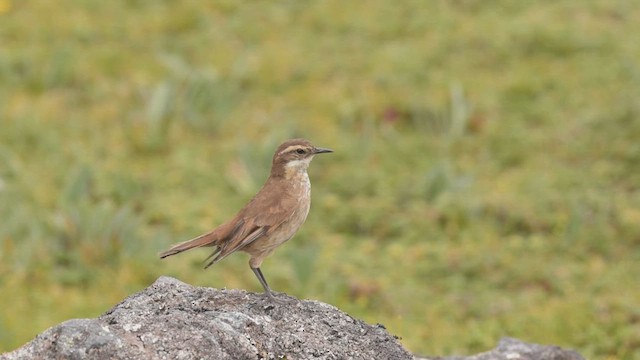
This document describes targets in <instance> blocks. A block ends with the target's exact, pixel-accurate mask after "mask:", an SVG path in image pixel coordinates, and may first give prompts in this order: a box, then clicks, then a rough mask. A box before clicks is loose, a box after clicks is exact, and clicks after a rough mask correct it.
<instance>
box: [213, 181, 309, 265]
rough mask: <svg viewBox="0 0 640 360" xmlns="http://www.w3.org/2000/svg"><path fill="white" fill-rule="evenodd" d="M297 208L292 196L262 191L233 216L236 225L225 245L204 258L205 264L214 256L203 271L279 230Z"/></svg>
mask: <svg viewBox="0 0 640 360" xmlns="http://www.w3.org/2000/svg"><path fill="white" fill-rule="evenodd" d="M255 204H260V206H255ZM297 206H298V200H297V199H295V197H292V196H289V194H282V193H281V192H278V191H271V189H269V188H263V189H262V190H261V191H259V192H258V194H256V196H255V197H254V198H253V199H252V200H251V201H250V202H249V203H248V204H247V205H246V206H245V207H244V208H243V209H242V210H240V212H239V213H238V215H236V219H234V220H236V221H237V222H236V226H235V227H234V230H233V231H231V232H230V233H229V236H228V237H227V238H226V239H225V241H224V243H222V244H220V245H219V248H218V249H217V250H216V251H215V252H213V253H212V254H211V255H209V257H207V259H205V261H207V260H208V259H210V258H211V257H213V256H215V257H214V258H213V259H211V260H210V261H209V262H208V263H207V265H206V266H205V268H208V267H209V266H211V265H213V264H215V263H216V262H218V261H220V260H222V259H224V258H225V257H227V256H228V255H230V254H232V253H233V252H235V251H237V250H241V249H242V248H244V247H245V246H248V245H250V244H251V243H253V242H254V241H256V240H258V239H260V238H263V237H264V236H266V235H269V234H270V233H272V232H273V231H275V230H276V229H278V228H279V227H280V225H282V224H283V223H284V222H286V221H287V220H289V219H290V218H291V216H292V215H293V213H294V212H295V210H296V208H297Z"/></svg>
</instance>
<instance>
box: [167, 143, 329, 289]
mask: <svg viewBox="0 0 640 360" xmlns="http://www.w3.org/2000/svg"><path fill="white" fill-rule="evenodd" d="M328 152H332V150H329V149H323V148H317V147H315V146H313V145H312V144H311V143H310V142H309V141H308V140H304V139H292V140H287V141H285V142H284V143H282V144H281V145H280V146H278V148H277V149H276V152H275V154H274V155H273V161H272V164H271V174H270V175H269V178H268V179H267V181H266V182H265V184H264V185H263V186H262V188H261V189H260V191H258V193H257V194H256V195H255V196H254V197H253V199H251V201H249V203H248V204H247V205H245V206H244V207H243V208H242V209H241V210H240V211H239V212H238V214H237V215H236V216H235V217H234V218H233V219H231V220H230V221H228V222H226V223H224V224H222V225H220V226H218V227H217V228H215V229H213V230H212V231H210V232H208V233H206V234H203V235H200V236H198V237H196V238H194V239H192V240H189V241H185V242H183V243H180V244H177V245H174V246H173V247H171V248H170V249H169V250H167V251H165V252H163V253H161V254H160V257H161V258H165V257H167V256H171V255H175V254H178V253H181V252H183V251H186V250H189V249H193V248H197V247H203V246H214V247H215V250H214V251H213V253H211V255H209V257H207V259H205V261H208V262H207V264H206V266H205V269H206V268H208V267H209V266H211V265H213V264H215V263H216V262H218V261H220V260H222V259H224V258H225V257H227V256H228V255H230V254H232V253H234V252H236V251H244V252H246V253H248V254H249V255H251V258H250V259H249V266H250V267H251V270H253V272H254V274H255V275H256V277H257V278H258V280H259V281H260V283H261V284H262V286H263V287H264V290H265V293H266V294H267V296H269V298H271V299H273V295H272V294H271V289H270V288H269V285H267V282H266V280H265V278H264V275H263V274H262V271H261V270H260V265H261V264H262V261H263V260H264V259H265V258H266V257H267V256H269V255H270V254H271V253H272V252H273V250H275V248H276V247H278V246H279V245H281V244H282V243H284V242H285V241H287V240H289V239H290V238H291V237H293V235H294V234H295V233H296V231H297V230H298V228H300V226H301V225H302V224H303V223H304V221H305V219H306V218H307V214H308V213H309V206H310V204H311V183H310V182H309V176H308V175H307V168H308V167H309V163H310V162H311V160H312V159H313V157H314V156H315V155H317V154H321V153H328Z"/></svg>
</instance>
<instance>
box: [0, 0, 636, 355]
mask: <svg viewBox="0 0 640 360" xmlns="http://www.w3.org/2000/svg"><path fill="white" fill-rule="evenodd" d="M639 33H640V3H638V2H636V1H623V0H620V1H611V0H583V1H578V0H575V1H569V0H567V1H540V2H527V1H517V0H502V1H480V0H456V1H453V0H452V1H399V2H390V1H382V0H380V1H376V0H373V1H368V2H343V1H277V2H259V3H252V4H243V3H242V2H236V1H209V2H204V1H202V2H198V1H182V2H178V1H156V0H137V1H98V0H59V1H45V0H40V1H37V0H22V1H17V0H0V304H1V306H0V350H2V351H8V350H11V349H14V348H16V347H18V346H20V345H22V344H23V343H25V342H27V341H28V340H30V339H31V338H33V337H34V336H35V335H36V334H38V333H39V332H41V331H43V330H45V329H46V328H47V327H50V326H52V325H54V324H57V323H59V322H61V321H63V320H66V319H70V318H83V317H96V316H98V315H100V314H101V313H102V312H104V311H106V310H108V309H109V308H110V307H112V306H113V305H115V304H116V303H117V302H118V301H120V300H121V299H122V298H124V297H126V296H128V295H131V294H132V293H134V292H136V291H138V290H141V289H143V288H144V287H146V286H148V285H149V284H151V283H152V282H153V281H154V280H155V279H157V278H158V277H159V276H161V275H170V276H174V277H177V278H178V279H180V280H182V281H185V282H188V283H190V284H193V285H197V286H210V287H218V288H222V287H227V288H242V289H248V290H250V291H257V292H260V291H262V288H261V287H260V284H259V283H258V281H257V280H256V279H255V277H254V275H253V273H252V272H251V271H250V270H249V268H248V266H247V260H248V258H247V257H246V256H245V255H240V254H239V255H235V256H232V257H229V258H227V259H225V260H224V261H223V262H221V263H219V264H216V265H215V267H213V268H211V269H209V270H208V271H203V270H202V266H201V265H202V260H203V259H204V258H205V257H206V255H208V252H207V251H205V250H202V251H192V252H189V253H185V254H183V255H181V256H179V257H173V258H169V259H166V260H163V261H160V260H159V259H158V257H157V253H158V252H159V251H161V250H164V249H166V248H167V247H168V246H169V245H170V244H172V243H175V242H178V241H183V240H186V239H190V238H192V237H194V236H195V235H199V234H200V233H202V232H205V231H208V230H210V229H212V228H213V227H214V226H216V225H218V224H220V223H221V222H223V221H225V220H227V219H228V218H230V217H231V216H233V215H234V214H235V212H236V211H237V210H238V209H240V207H241V206H242V205H244V203H245V202H246V201H247V200H248V199H250V197H251V196H252V195H253V194H254V193H255V192H256V191H257V190H258V189H259V187H260V186H261V185H262V183H263V181H264V180H265V179H266V177H267V176H268V172H269V168H270V161H271V156H272V154H273V151H274V149H275V147H276V146H277V145H278V144H279V143H280V142H281V141H282V140H284V139H287V138H290V137H305V138H308V139H310V140H312V141H313V142H314V143H315V144H316V145H318V146H322V147H328V148H332V149H334V150H335V153H334V154H331V155H327V156H322V157H318V158H317V159H316V160H315V161H314V162H313V164H312V165H311V168H310V176H311V179H312V183H313V204H312V208H311V212H310V215H309V218H308V220H307V222H306V224H305V225H304V226H303V228H302V229H301V231H300V232H299V233H298V235H297V236H296V237H295V238H294V239H293V240H292V241H290V242H289V243H287V245H286V246H284V247H281V248H280V249H279V250H278V251H277V252H276V253H275V254H274V255H273V256H272V257H271V258H269V259H268V260H267V261H266V262H265V263H264V264H263V270H264V272H265V274H266V276H267V278H268V279H269V281H270V285H271V286H272V288H273V289H275V290H277V291H282V292H286V293H288V294H290V295H293V296H296V297H299V298H307V299H317V300H321V301H324V302H328V303H330V304H333V305H335V306H337V307H338V308H340V309H342V310H344V311H346V312H348V313H350V314H351V315H353V316H355V317H359V318H362V319H364V320H366V321H368V322H370V323H383V324H384V325H385V326H386V327H387V328H388V330H389V331H390V332H391V333H393V334H395V335H397V336H399V337H401V338H402V339H401V341H402V343H403V344H404V345H405V346H406V347H407V348H408V349H410V350H411V351H413V352H416V353H421V354H431V355H438V354H440V355H442V354H471V353H474V352H479V351H484V350H487V349H489V348H491V347H493V346H494V345H495V343H496V342H497V341H498V340H499V339H500V338H501V337H503V336H512V337H518V338H520V339H523V340H525V341H530V342H538V343H550V344H557V345H560V346H563V347H570V348H575V349H577V350H578V351H580V352H581V353H582V354H583V355H585V356H586V357H587V358H593V359H596V358H602V359H640V307H639V306H638V303H639V299H640V288H639V287H638V279H639V278H640V265H639V262H638V261H639V260H640V187H639V184H640V171H639V170H640V101H639V95H640V62H639V61H638V59H640V41H638V38H637V34H639Z"/></svg>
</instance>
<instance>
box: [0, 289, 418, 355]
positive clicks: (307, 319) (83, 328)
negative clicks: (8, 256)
mask: <svg viewBox="0 0 640 360" xmlns="http://www.w3.org/2000/svg"><path fill="white" fill-rule="evenodd" d="M277 300H278V302H277V303H275V304H272V303H270V302H269V301H268V300H267V299H266V298H265V297H263V296H262V295H261V294H258V295H256V294H252V293H248V292H246V291H242V290H216V289H211V288H201V287H193V286H190V285H187V284H185V283H183V282H180V281H178V280H176V279H173V278H170V277H161V278H159V279H158V280H157V281H156V282H155V283H154V284H153V285H151V286H149V287H148V288H146V289H145V290H143V291H141V292H139V293H136V294H134V295H132V296H130V297H128V298H126V299H125V300H124V301H122V302H121V303H120V304H118V305H116V306H115V307H114V308H112V309H111V310H109V311H107V312H106V313H105V314H103V315H102V316H100V317H99V318H97V319H76V320H69V321H66V322H63V323H61V324H59V325H57V326H54V327H52V328H50V329H48V330H46V331H45V332H43V333H42V334H40V335H38V336H37V337H36V338H35V339H34V340H32V341H31V342H29V343H27V344H26V345H24V346H23V347H21V348H19V349H17V350H15V351H13V352H10V353H6V354H4V355H2V356H0V359H2V360H9V359H47V358H48V359H53V358H55V359H87V358H91V359H284V358H287V359H315V358H317V359H345V358H352V359H413V356H412V355H411V354H410V353H409V352H407V351H406V350H405V349H404V348H403V347H402V346H401V345H400V343H399V342H398V341H397V339H396V338H395V337H393V336H392V335H390V334H389V333H388V332H387V331H386V330H385V329H384V327H383V326H381V325H368V324H366V323H364V322H363V321H360V320H357V319H354V318H352V317H351V316H349V315H347V314H345V313H343V312H341V311H340V310H338V309H336V308H335V307H333V306H331V305H327V304H325V303H322V302H319V301H310V300H304V301H300V300H298V299H295V298H293V297H290V296H287V295H284V294H279V295H278V296H277Z"/></svg>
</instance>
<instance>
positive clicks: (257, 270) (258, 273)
mask: <svg viewBox="0 0 640 360" xmlns="http://www.w3.org/2000/svg"><path fill="white" fill-rule="evenodd" d="M251 270H253V273H254V274H256V277H257V278H258V281H260V284H262V287H263V288H264V293H265V294H266V295H267V296H268V297H269V300H272V301H273V300H275V298H274V297H273V294H272V293H271V288H269V285H268V284H267V280H265V278H264V275H262V271H260V268H259V267H253V266H251Z"/></svg>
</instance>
